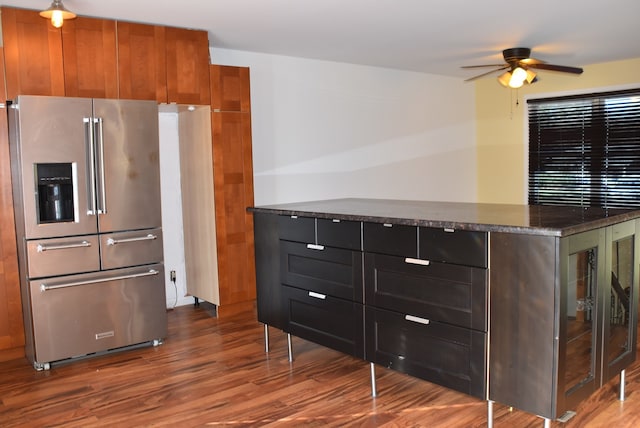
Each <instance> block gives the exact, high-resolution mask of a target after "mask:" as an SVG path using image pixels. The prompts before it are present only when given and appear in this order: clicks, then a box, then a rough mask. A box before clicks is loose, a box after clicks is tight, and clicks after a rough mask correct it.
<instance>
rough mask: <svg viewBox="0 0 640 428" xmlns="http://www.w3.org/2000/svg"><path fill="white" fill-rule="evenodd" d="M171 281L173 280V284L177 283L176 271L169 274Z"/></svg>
mask: <svg viewBox="0 0 640 428" xmlns="http://www.w3.org/2000/svg"><path fill="white" fill-rule="evenodd" d="M169 279H170V280H171V282H176V271H175V270H172V271H171V272H169Z"/></svg>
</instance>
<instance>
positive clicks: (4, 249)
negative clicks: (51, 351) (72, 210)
mask: <svg viewBox="0 0 640 428" xmlns="http://www.w3.org/2000/svg"><path fill="white" fill-rule="evenodd" d="M2 64H4V61H3V49H2V48H1V47H0V97H1V99H3V100H4V99H5V98H4V74H3V71H4V69H3V67H2ZM9 158H10V157H9V138H8V134H7V112H6V108H1V109H0V361H3V360H9V359H14V358H19V357H22V356H24V348H23V347H24V330H23V324H22V307H21V303H20V281H19V275H18V254H17V251H16V232H15V222H14V215H13V199H12V194H11V168H10V165H9Z"/></svg>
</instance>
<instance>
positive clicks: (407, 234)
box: [363, 223, 418, 257]
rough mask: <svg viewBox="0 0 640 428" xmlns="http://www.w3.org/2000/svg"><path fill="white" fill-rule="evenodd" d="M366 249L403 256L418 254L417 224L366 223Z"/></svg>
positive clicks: (364, 238) (364, 236) (364, 234)
mask: <svg viewBox="0 0 640 428" xmlns="http://www.w3.org/2000/svg"><path fill="white" fill-rule="evenodd" d="M363 244H364V251H368V252H372V253H380V254H391V255H395V256H402V257H417V256H418V228H417V227H416V226H406V225H398V224H394V225H390V224H382V223H364V225H363Z"/></svg>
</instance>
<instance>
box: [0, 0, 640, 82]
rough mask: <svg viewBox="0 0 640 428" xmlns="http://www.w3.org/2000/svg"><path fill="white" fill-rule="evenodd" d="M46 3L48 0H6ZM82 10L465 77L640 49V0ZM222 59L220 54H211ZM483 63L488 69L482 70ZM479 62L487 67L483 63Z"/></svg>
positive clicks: (190, 0) (214, 0) (252, 3)
mask: <svg viewBox="0 0 640 428" xmlns="http://www.w3.org/2000/svg"><path fill="white" fill-rule="evenodd" d="M0 3H1V4H2V5H5V6H14V7H21V8H27V9H45V8H46V7H48V6H49V3H50V0H0ZM64 5H65V6H66V7H67V8H68V9H70V10H72V11H74V12H76V13H77V14H79V15H83V16H96V17H104V18H112V19H118V20H126V21H136V22H147V23H155V24H163V25H172V26H177V27H188V28H197V29H203V30H207V31H208V32H209V43H210V45H211V46H213V47H219V48H227V49H236V50H246V51H254V52H264V53H271V54H280V55H290V56H297V57H306V58H315V59H322V60H329V61H339V62H347V63H354V64H364V65H373V66H380V67H391V68H398V69H403V70H413V71H420V72H426V73H433V74H441V75H446V76H455V77H461V78H468V77H471V76H474V75H475V74H478V73H479V71H478V70H462V69H461V68H460V66H462V65H476V64H486V63H496V62H497V63H500V62H502V54H501V51H502V50H503V49H505V48H510V47H517V46H523V47H530V48H532V50H533V52H532V56H534V57H535V58H538V59H541V60H544V61H547V62H549V63H552V64H560V65H570V66H578V67H580V66H584V65H589V64H595V63H600V62H609V61H615V60H622V59H629V58H640V23H639V22H638V21H639V19H640V1H639V0H536V1H513V2H508V1H505V0H64ZM214 61H215V59H214ZM481 71H482V70H481ZM481 71H480V72H481Z"/></svg>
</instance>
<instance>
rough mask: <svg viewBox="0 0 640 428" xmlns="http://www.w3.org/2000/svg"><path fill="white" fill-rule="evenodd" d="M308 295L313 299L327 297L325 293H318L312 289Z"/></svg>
mask: <svg viewBox="0 0 640 428" xmlns="http://www.w3.org/2000/svg"><path fill="white" fill-rule="evenodd" d="M309 297H313V298H315V299H321V300H324V299H326V298H327V296H326V295H324V294H320V293H316V292H314V291H309Z"/></svg>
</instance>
